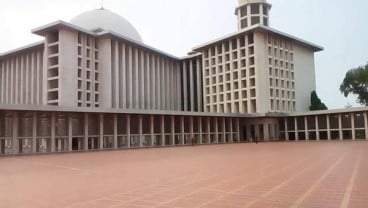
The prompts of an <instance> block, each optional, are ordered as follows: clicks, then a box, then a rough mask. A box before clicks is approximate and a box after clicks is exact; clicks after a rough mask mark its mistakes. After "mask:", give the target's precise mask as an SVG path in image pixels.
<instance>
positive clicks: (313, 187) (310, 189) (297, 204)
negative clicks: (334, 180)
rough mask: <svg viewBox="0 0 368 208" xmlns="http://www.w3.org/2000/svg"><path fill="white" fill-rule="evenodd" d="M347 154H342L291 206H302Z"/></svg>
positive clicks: (293, 207)
mask: <svg viewBox="0 0 368 208" xmlns="http://www.w3.org/2000/svg"><path fill="white" fill-rule="evenodd" d="M344 156H345V154H344V155H342V156H341V157H340V158H339V159H338V160H337V161H336V162H335V163H334V164H332V165H331V166H330V168H329V169H328V170H327V171H325V173H324V174H323V175H322V176H321V177H320V178H319V179H318V180H317V181H316V182H315V183H314V184H313V185H312V186H310V187H309V189H308V190H307V191H306V192H304V194H303V195H302V196H301V197H299V198H298V199H297V200H296V201H295V202H294V204H293V205H292V206H291V208H298V207H300V204H301V203H302V202H303V201H304V200H305V199H306V198H307V197H308V196H309V195H310V194H311V193H312V192H313V191H314V189H316V187H317V186H318V185H319V184H320V183H321V182H322V181H323V180H324V179H325V178H326V177H327V176H328V175H330V174H331V172H332V171H333V170H334V169H335V168H336V166H337V165H338V164H339V163H340V162H341V161H342V159H343V158H344Z"/></svg>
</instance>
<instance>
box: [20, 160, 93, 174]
mask: <svg viewBox="0 0 368 208" xmlns="http://www.w3.org/2000/svg"><path fill="white" fill-rule="evenodd" d="M16 160H19V161H22V162H26V163H28V164H34V165H42V166H47V167H54V168H62V169H67V170H75V171H89V170H85V169H83V170H82V169H80V168H74V167H68V166H62V165H51V164H49V163H43V162H34V161H25V160H22V159H20V158H17V159H16Z"/></svg>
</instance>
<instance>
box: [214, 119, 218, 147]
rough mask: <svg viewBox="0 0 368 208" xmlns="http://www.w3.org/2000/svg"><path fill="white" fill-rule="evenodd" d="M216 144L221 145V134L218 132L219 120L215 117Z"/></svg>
mask: <svg viewBox="0 0 368 208" xmlns="http://www.w3.org/2000/svg"><path fill="white" fill-rule="evenodd" d="M214 124H215V143H216V144H218V143H219V134H218V133H219V132H218V118H217V117H215V123H214Z"/></svg>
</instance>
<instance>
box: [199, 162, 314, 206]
mask: <svg viewBox="0 0 368 208" xmlns="http://www.w3.org/2000/svg"><path fill="white" fill-rule="evenodd" d="M308 159H309V158H306V159H303V160H302V161H301V162H298V161H296V163H297V164H301V163H303V162H305V161H307V160H308ZM297 164H295V165H297ZM292 166H294V165H290V166H287V167H284V168H283V169H282V170H279V171H278V172H276V173H272V174H269V175H266V176H264V177H263V178H267V177H270V176H272V175H276V174H278V173H280V172H282V171H285V170H287V169H289V168H291V167H292ZM263 178H259V179H258V180H256V181H253V183H250V184H246V185H244V186H242V187H240V188H238V189H235V190H233V191H232V192H227V193H226V194H227V195H239V196H248V195H245V194H237V193H234V192H236V191H239V190H241V189H243V188H245V187H247V186H250V185H253V184H256V183H257V182H258V181H260V180H263ZM225 197H226V196H219V197H215V198H214V199H211V200H209V201H207V202H204V203H202V204H200V205H198V206H196V207H197V208H200V207H203V206H205V205H208V204H210V203H211V202H214V201H217V200H219V199H223V198H225Z"/></svg>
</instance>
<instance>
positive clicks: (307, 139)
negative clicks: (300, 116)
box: [304, 116, 309, 141]
mask: <svg viewBox="0 0 368 208" xmlns="http://www.w3.org/2000/svg"><path fill="white" fill-rule="evenodd" d="M304 130H305V140H306V141H309V131H308V118H307V116H304Z"/></svg>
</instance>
